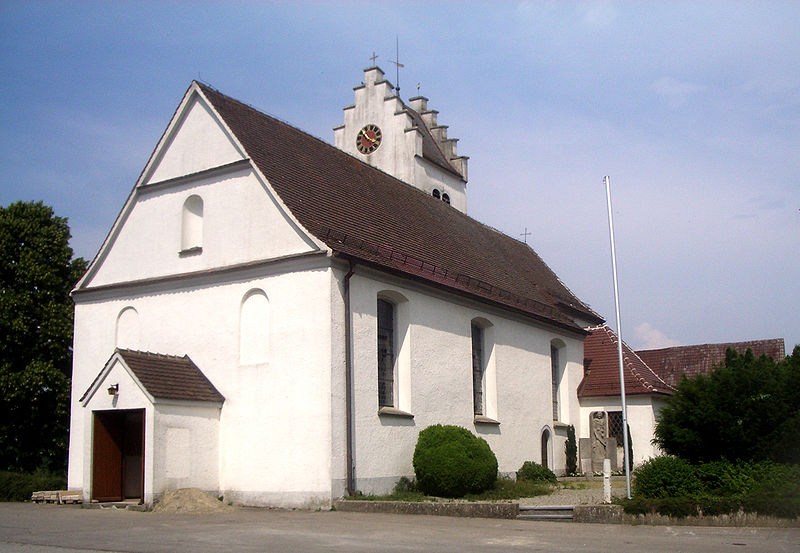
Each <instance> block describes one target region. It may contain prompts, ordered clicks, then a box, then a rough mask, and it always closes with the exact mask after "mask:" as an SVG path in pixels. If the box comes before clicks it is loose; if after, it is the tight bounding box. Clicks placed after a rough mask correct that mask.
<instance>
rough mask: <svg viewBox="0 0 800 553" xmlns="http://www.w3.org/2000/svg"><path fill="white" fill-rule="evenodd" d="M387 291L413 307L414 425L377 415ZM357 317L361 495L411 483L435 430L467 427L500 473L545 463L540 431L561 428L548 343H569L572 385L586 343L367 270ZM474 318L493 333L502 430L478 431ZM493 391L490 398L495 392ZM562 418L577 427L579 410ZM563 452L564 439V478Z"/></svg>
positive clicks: (481, 427)
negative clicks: (425, 437) (422, 439)
mask: <svg viewBox="0 0 800 553" xmlns="http://www.w3.org/2000/svg"><path fill="white" fill-rule="evenodd" d="M387 291H391V292H394V293H398V294H402V296H403V297H405V298H406V299H407V308H408V311H409V320H410V328H409V332H408V338H407V340H408V341H409V344H408V345H409V347H410V382H408V383H405V384H406V385H407V386H408V389H409V394H410V397H409V401H408V404H409V406H410V409H409V410H410V412H411V413H412V414H413V415H414V418H413V419H410V418H404V417H397V416H389V415H378V400H377V330H376V324H377V323H376V311H377V296H378V294H379V293H386V292H387ZM352 310H353V332H354V337H353V345H354V348H353V349H354V373H355V374H354V376H355V379H354V380H355V405H356V408H355V421H356V422H355V458H356V480H357V488H358V489H359V490H361V491H362V492H364V493H380V492H386V491H389V490H390V489H391V488H392V486H393V485H394V483H395V482H396V481H397V479H398V478H399V477H400V476H403V475H406V476H413V468H412V463H411V462H412V456H413V451H414V447H415V445H416V441H417V435H418V433H419V431H420V430H422V429H424V428H426V427H427V426H430V425H433V424H453V425H457V426H462V427H465V428H467V429H469V430H470V431H472V432H473V433H475V434H476V435H478V436H480V437H482V438H484V439H486V441H487V442H488V443H489V445H490V446H491V448H492V450H493V451H494V453H495V455H496V456H497V459H498V463H499V470H500V472H501V473H512V472H515V471H516V470H517V469H519V467H520V466H521V465H522V463H523V462H524V461H526V460H534V461H537V462H538V461H540V460H541V447H540V439H541V430H542V429H543V428H544V427H545V426H549V427H550V428H552V427H553V420H552V400H551V386H550V374H551V373H550V342H551V340H552V339H554V338H559V339H561V340H562V341H563V342H564V343H565V347H564V350H565V351H564V356H565V359H566V363H567V371H566V373H567V375H566V376H567V378H568V379H570V380H571V381H572V380H574V381H577V376H576V375H575V374H573V373H576V372H580V371H581V368H580V367H581V366H580V365H579V364H578V360H582V358H583V341H582V339H580V338H579V337H576V336H570V335H568V334H566V333H561V332H558V331H557V330H555V329H546V328H543V327H541V326H538V325H535V324H531V323H528V322H525V321H523V320H521V319H515V318H511V317H508V316H503V315H501V314H500V312H496V311H494V310H493V309H491V308H489V307H486V306H482V305H480V304H477V303H473V302H470V301H466V300H463V299H459V298H458V297H455V296H452V297H450V298H448V299H447V300H446V299H445V298H444V297H442V296H441V294H439V293H435V292H434V293H431V292H430V290H426V289H425V288H423V287H419V286H415V285H410V284H408V283H404V282H401V281H393V280H390V279H386V278H385V277H381V276H379V275H376V274H374V273H371V272H368V271H366V270H365V269H360V270H357V272H356V274H355V276H353V278H352ZM475 318H482V319H485V320H487V321H489V322H490V323H491V325H492V327H491V335H492V336H493V340H494V351H493V353H491V355H493V356H494V364H495V371H496V374H495V387H496V392H495V394H494V397H493V398H489V399H488V400H487V403H491V402H494V401H496V413H492V410H491V408H490V411H489V413H487V414H488V415H489V416H492V415H495V417H496V420H497V421H499V422H500V424H499V425H492V424H482V423H475V422H474V416H473V396H472V360H471V336H470V324H471V321H472V320H473V319H475ZM487 334H489V333H487ZM486 354H487V355H489V354H490V352H489V351H487V352H486ZM396 384H397V383H396ZM403 384H404V383H400V385H403ZM575 386H577V384H575ZM486 389H487V391H488V392H489V393H490V394H491V385H487V388H486ZM573 393H574V388H573ZM564 412H565V415H564V418H565V419H566V420H564V421H561V422H564V423H572V424H575V423H576V422H577V420H575V421H574V422H573V417H574V418H575V419H577V416H578V407H577V401H576V400H572V401H571V402H569V403H568V404H567V405H566V406H565V411H564ZM495 417H493V418H495ZM565 436H566V433H564V437H565ZM563 447H564V446H563V439H561V440H559V439H558V438H556V440H555V443H554V444H553V452H554V454H555V455H554V456H555V459H556V461H555V466H554V467H553V468H554V469H555V470H556V471H563V467H564V453H563Z"/></svg>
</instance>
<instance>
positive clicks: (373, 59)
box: [369, 50, 378, 65]
mask: <svg viewBox="0 0 800 553" xmlns="http://www.w3.org/2000/svg"><path fill="white" fill-rule="evenodd" d="M369 59H371V60H372V65H375V60H376V59H378V54H376V53H375V50H373V51H372V56H371V57H370V58H369Z"/></svg>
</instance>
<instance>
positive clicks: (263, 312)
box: [239, 290, 269, 365]
mask: <svg viewBox="0 0 800 553" xmlns="http://www.w3.org/2000/svg"><path fill="white" fill-rule="evenodd" d="M268 353H269V299H268V298H267V294H265V293H264V291H263V290H250V291H249V292H248V293H247V294H245V296H244V299H243V300H242V307H241V314H240V319H239V364H241V365H254V364H256V363H266V362H267V355H268Z"/></svg>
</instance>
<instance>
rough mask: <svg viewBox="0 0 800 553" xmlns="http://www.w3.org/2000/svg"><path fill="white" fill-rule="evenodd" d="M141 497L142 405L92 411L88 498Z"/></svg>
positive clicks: (129, 498)
mask: <svg viewBox="0 0 800 553" xmlns="http://www.w3.org/2000/svg"><path fill="white" fill-rule="evenodd" d="M131 499H133V500H138V501H139V502H141V501H142V500H143V499H144V409H135V410H119V411H95V413H94V443H93V451H92V500H94V501H124V500H131Z"/></svg>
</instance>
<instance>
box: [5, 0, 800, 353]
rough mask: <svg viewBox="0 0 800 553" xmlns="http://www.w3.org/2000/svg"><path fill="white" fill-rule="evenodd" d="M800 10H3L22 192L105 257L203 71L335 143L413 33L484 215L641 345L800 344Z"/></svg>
mask: <svg viewBox="0 0 800 553" xmlns="http://www.w3.org/2000/svg"><path fill="white" fill-rule="evenodd" d="M798 29H800V2H788V1H787V2H734V1H727V2H711V1H709V2H685V3H683V2H574V3H570V2H491V3H454V2H453V3H451V2H440V3H422V2H419V3H415V2H406V3H397V2H382V1H372V2H354V1H350V2H337V3H333V2H291V3H290V2H277V3H268V2H191V3H190V2H14V1H8V0H5V1H4V2H2V3H0V61H1V62H2V65H1V67H2V70H0V93H2V98H3V101H2V102H1V103H0V167H2V168H3V178H2V181H0V205H7V204H9V203H10V202H13V201H17V200H42V201H44V202H45V203H46V204H49V205H51V206H53V207H54V209H55V210H56V213H57V214H59V215H62V216H65V217H68V218H69V221H70V225H71V228H72V233H73V239H72V246H73V248H74V249H75V251H76V253H77V254H78V255H81V256H83V257H86V258H92V257H93V256H94V254H95V253H96V251H97V249H98V248H99V246H100V244H101V242H102V240H103V238H104V237H105V234H106V232H107V231H108V230H109V228H110V227H111V225H112V223H113V221H114V219H115V217H116V215H117V213H118V212H119V209H120V208H121V206H122V204H123V202H124V201H125V198H126V197H127V195H128V193H129V192H130V189H131V187H132V186H133V184H134V182H135V180H136V178H137V177H138V175H139V172H140V171H141V170H142V168H143V167H144V165H145V163H146V161H147V159H148V157H149V155H150V153H151V151H152V149H153V147H154V146H155V144H156V142H157V141H158V139H159V137H160V136H161V133H162V132H163V130H164V128H165V127H166V125H167V123H168V122H169V119H170V117H171V116H172V114H173V111H174V109H175V107H176V106H177V105H178V102H179V101H180V99H181V97H182V95H183V93H184V92H185V90H186V89H187V87H188V86H189V83H190V82H191V80H192V79H198V78H199V79H201V80H203V81H204V82H206V83H208V84H210V85H212V86H214V87H215V88H217V89H219V90H221V91H222V92H224V93H226V94H228V95H231V96H233V97H235V98H238V99H240V100H242V101H245V102H247V103H249V104H251V105H253V106H255V107H256V108H258V109H261V110H262V111H265V112H267V113H269V114H271V115H275V116H277V117H279V118H280V119H283V120H285V121H287V122H289V123H291V124H293V125H295V126H297V127H299V128H301V129H303V130H305V131H307V132H309V133H311V134H313V135H315V136H318V137H320V138H322V139H324V140H326V141H328V142H332V141H333V133H332V130H331V128H332V127H334V126H336V125H338V124H340V123H341V122H342V120H343V115H342V111H341V108H343V107H344V106H347V105H349V104H351V103H352V101H353V91H352V87H353V86H355V85H357V84H358V83H360V82H361V79H362V76H363V73H362V70H363V69H364V68H365V67H367V66H368V65H370V64H371V61H370V59H369V57H370V56H371V55H372V53H373V51H374V52H375V53H376V54H377V55H378V58H377V65H379V66H380V67H381V68H383V69H384V71H385V72H386V74H387V77H389V79H390V80H391V81H393V82H394V81H395V80H396V79H395V70H394V66H393V65H392V63H391V61H390V60H393V59H395V39H396V37H399V43H400V61H401V62H402V63H403V64H404V65H405V67H404V68H403V69H402V70H401V73H400V86H401V90H400V93H401V96H402V97H403V98H404V99H408V98H409V97H411V96H414V95H416V94H417V85H419V93H420V94H422V95H424V96H426V97H428V98H429V100H430V101H429V106H430V107H431V108H432V109H436V110H438V111H439V121H440V123H442V124H445V125H449V127H450V128H449V135H450V136H451V137H455V138H459V139H460V141H459V144H458V150H459V153H460V154H463V155H467V156H469V157H470V161H469V184H468V186H467V189H468V210H469V213H470V215H472V216H473V217H475V218H476V219H478V220H480V221H481V222H484V223H486V224H489V225H491V226H493V227H496V228H498V229H500V230H502V231H503V232H505V233H506V234H509V235H511V236H513V237H515V238H520V239H521V233H522V232H523V231H524V229H525V228H526V227H527V229H528V230H529V231H530V232H531V233H532V234H531V235H530V236H529V237H528V243H529V244H531V246H532V247H533V248H534V249H535V250H536V251H537V252H538V253H539V254H540V255H541V256H542V257H543V258H544V260H545V261H546V262H547V263H548V264H549V265H550V266H551V267H552V268H553V269H554V270H555V271H556V273H557V274H558V275H559V276H560V277H561V278H562V280H563V281H564V282H565V284H566V285H567V286H569V287H570V288H571V289H572V290H573V291H574V292H575V293H576V294H577V295H578V296H579V297H581V298H582V299H583V300H584V301H586V302H587V303H588V304H590V305H591V306H592V307H594V308H595V310H597V311H598V312H600V313H601V314H602V315H604V316H605V317H606V318H607V319H608V320H609V321H610V322H611V323H612V326H615V325H614V324H613V323H614V298H613V288H612V281H611V262H610V256H609V240H608V222H607V215H606V203H605V189H604V187H603V186H602V178H603V176H604V175H610V177H611V183H612V194H613V202H614V224H615V230H616V245H617V259H618V269H619V282H620V295H621V306H622V323H623V324H622V326H623V336H624V338H625V340H626V341H627V342H628V343H629V344H631V345H632V346H633V347H635V348H646V347H661V346H666V345H677V344H696V343H706V342H722V341H739V340H748V339H761V338H773V337H776V338H777V337H782V338H785V340H786V344H787V350H791V348H792V346H793V345H794V344H798V343H800V315H798V306H800V285H798V283H799V282H800V255H798V253H797V252H798V251H800V155H798V151H799V150H800V30H798Z"/></svg>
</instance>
